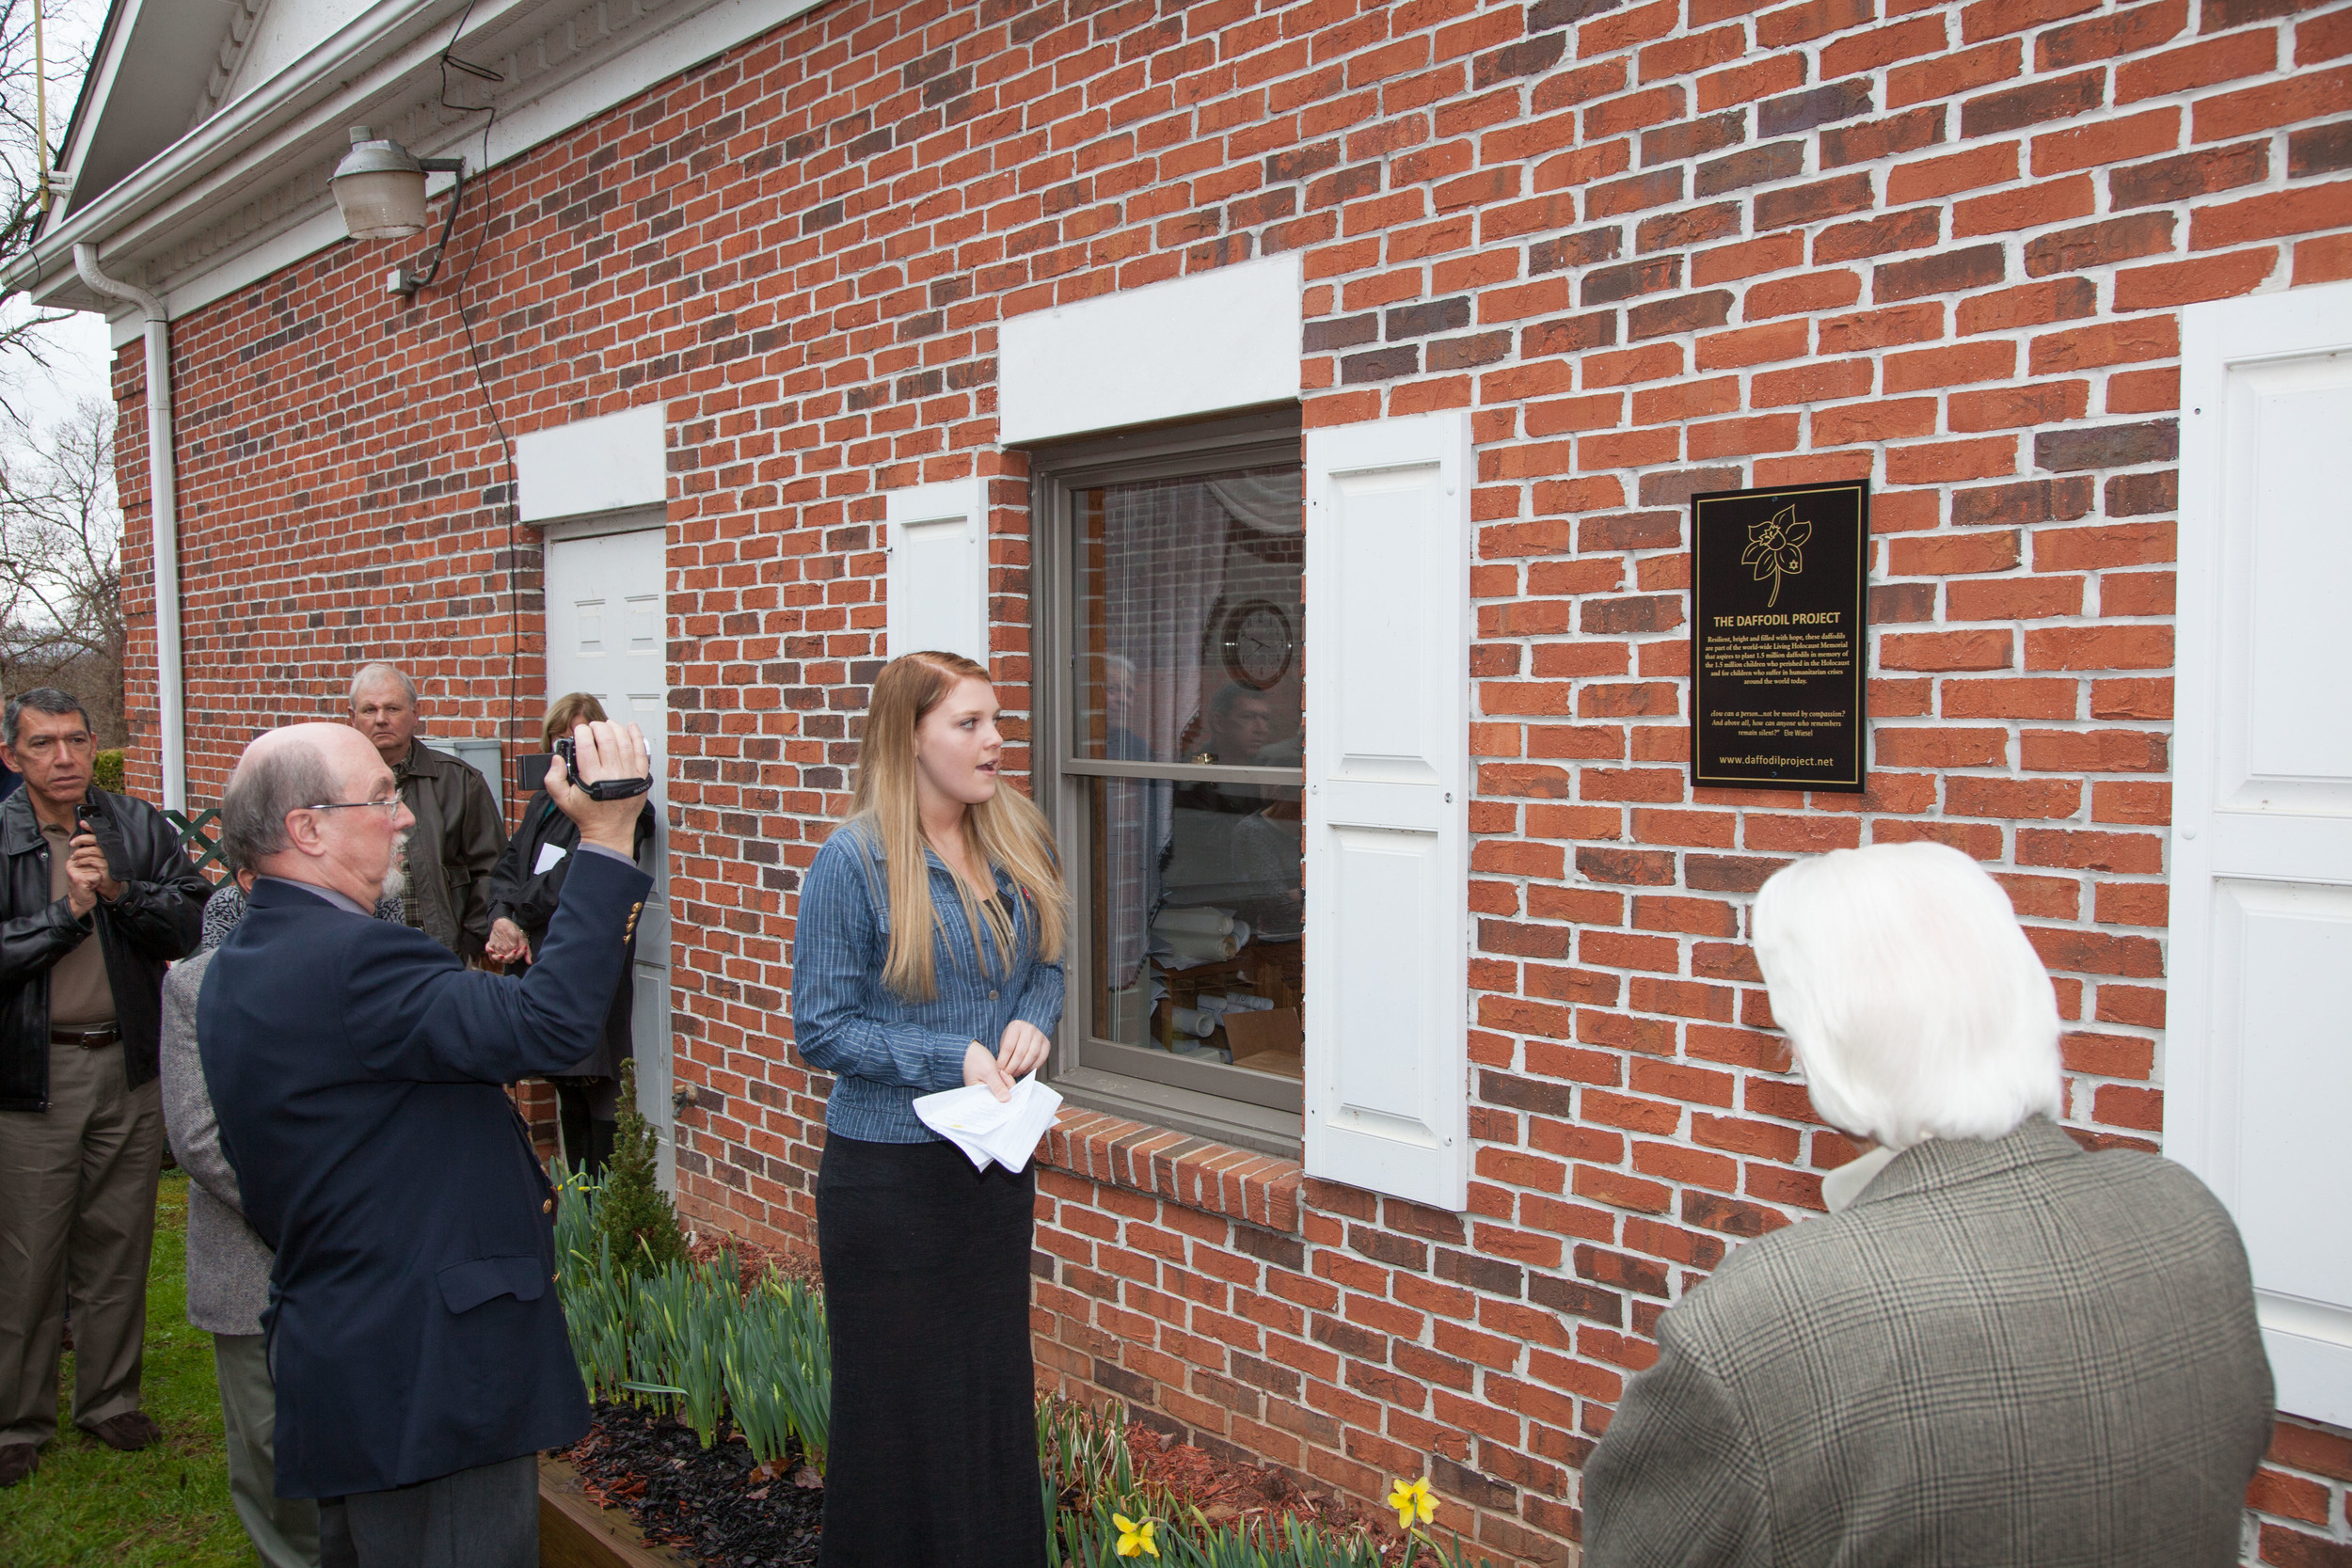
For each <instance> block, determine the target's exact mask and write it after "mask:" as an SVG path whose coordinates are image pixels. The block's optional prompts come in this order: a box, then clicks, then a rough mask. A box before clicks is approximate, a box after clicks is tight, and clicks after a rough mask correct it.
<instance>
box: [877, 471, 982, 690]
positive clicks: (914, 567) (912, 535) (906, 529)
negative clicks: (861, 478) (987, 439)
mask: <svg viewBox="0 0 2352 1568" xmlns="http://www.w3.org/2000/svg"><path fill="white" fill-rule="evenodd" d="M986 483H987V482H986V481H984V480H978V479H960V480H953V481H950V482H948V483H945V484H918V485H916V486H914V488H913V489H909V490H893V491H891V492H890V493H889V494H888V495H887V496H886V497H885V498H884V501H885V503H886V506H887V510H886V511H885V512H884V514H883V522H884V525H885V526H886V528H887V529H888V536H887V538H886V539H885V540H884V542H883V543H884V548H885V549H886V550H887V552H888V555H889V562H890V570H889V578H888V579H887V580H886V581H885V582H884V583H883V585H882V588H883V594H884V595H885V597H884V601H883V613H884V620H883V630H882V657H885V658H897V657H898V656H899V655H901V654H914V653H921V652H923V651H924V650H925V649H938V650H941V651H943V652H946V653H951V654H961V655H962V656H963V657H966V658H969V659H974V660H976V661H977V662H978V663H980V664H982V665H985V664H987V663H988V504H987V499H986V488H985V486H986Z"/></svg>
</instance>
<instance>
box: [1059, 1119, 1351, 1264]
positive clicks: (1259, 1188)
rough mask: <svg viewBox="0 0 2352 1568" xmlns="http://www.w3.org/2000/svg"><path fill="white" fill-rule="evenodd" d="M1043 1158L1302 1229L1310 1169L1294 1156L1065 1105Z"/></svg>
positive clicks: (1248, 1218)
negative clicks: (1302, 1197) (1301, 1201)
mask: <svg viewBox="0 0 2352 1568" xmlns="http://www.w3.org/2000/svg"><path fill="white" fill-rule="evenodd" d="M1038 1162H1039V1164H1043V1165H1047V1166H1050V1167H1052V1168H1053V1169H1055V1170H1061V1171H1067V1172H1069V1173H1070V1174H1071V1175H1073V1176H1082V1177H1086V1178H1089V1179H1090V1180H1095V1181H1102V1182H1107V1183H1108V1184H1110V1185H1111V1186H1114V1187H1124V1188H1126V1189H1128V1190H1129V1191H1131V1192H1138V1193H1149V1194H1152V1196H1157V1197H1161V1198H1165V1199H1166V1200H1168V1202H1170V1203H1177V1204H1182V1205H1183V1206H1184V1207H1185V1208H1187V1209H1198V1210H1200V1211H1201V1212H1204V1213H1210V1214H1218V1215H1222V1216H1223V1217H1225V1218H1227V1219H1232V1220H1240V1221H1242V1222H1244V1223H1245V1224H1248V1225H1256V1226H1263V1227H1266V1228H1267V1229H1269V1230H1279V1231H1283V1232H1285V1233H1288V1234H1294V1235H1295V1234H1296V1233H1297V1230H1298V1184H1299V1181H1300V1179H1301V1178H1302V1177H1304V1176H1305V1174H1306V1171H1305V1169H1304V1167H1302V1166H1301V1165H1300V1164H1299V1163H1298V1162H1297V1161H1295V1160H1283V1159H1278V1158H1276V1157H1275V1156H1274V1155H1271V1154H1260V1153H1257V1152H1255V1151H1254V1150H1251V1149H1247V1148H1233V1147H1232V1145H1231V1144H1221V1143H1216V1142H1213V1141H1212V1140H1210V1139H1207V1138H1199V1137H1195V1136H1193V1135H1192V1134H1191V1133H1189V1132H1169V1131H1168V1129H1167V1128H1165V1127H1152V1126H1147V1125H1146V1124H1144V1123H1143V1122H1139V1121H1129V1120H1127V1119H1126V1118H1125V1117H1114V1116H1110V1115H1108V1114H1106V1113H1104V1112H1102V1111H1081V1110H1077V1109H1075V1108H1073V1107H1070V1106H1064V1107H1063V1108H1062V1113H1061V1123H1060V1125H1059V1126H1057V1127H1055V1128H1054V1129H1053V1130H1052V1131H1050V1132H1047V1133H1046V1134H1045V1141H1044V1142H1043V1144H1041V1146H1040V1148H1039V1153H1038Z"/></svg>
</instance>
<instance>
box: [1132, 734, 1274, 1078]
mask: <svg viewBox="0 0 2352 1568" xmlns="http://www.w3.org/2000/svg"><path fill="white" fill-rule="evenodd" d="M1092 783H1093V794H1094V800H1093V810H1092V812H1091V814H1090V815H1091V818H1092V821H1091V824H1090V826H1091V828H1092V837H1093V841H1094V844H1095V845H1096V846H1097V847H1099V851H1100V852H1098V853H1097V854H1096V855H1095V856H1094V857H1093V866H1092V871H1093V882H1092V887H1091V889H1090V891H1091V893H1092V895H1093V896H1092V899H1091V900H1090V903H1091V907H1092V910H1093V913H1094V922H1093V925H1094V929H1093V932H1092V937H1093V947H1094V955H1093V957H1094V962H1093V965H1092V969H1093V974H1094V977H1095V982H1096V983H1095V985H1094V987H1093V992H1094V995H1093V1018H1092V1033H1093V1034H1094V1036H1095V1037H1097V1038H1099V1039H1104V1040H1109V1041H1113V1042H1115V1043H1117V1044H1120V1045H1129V1046H1136V1047H1140V1048H1143V1049H1147V1050H1152V1051H1160V1052H1165V1053H1169V1054H1171V1055H1175V1056H1182V1057H1187V1058H1190V1059H1192V1060H1194V1061H1199V1062H1207V1063H1215V1064H1216V1065H1218V1066H1225V1065H1229V1064H1230V1065H1232V1066H1234V1067H1239V1068H1243V1069H1249V1070H1252V1071H1256V1072H1263V1073H1271V1074H1274V1075H1276V1076H1279V1077H1287V1078H1293V1079H1295V1078H1297V1077H1298V1076H1299V1048H1300V1043H1301V1029H1302V1026H1303V1014H1302V1012H1301V1010H1300V1000H1299V993H1300V987H1301V971H1300V968H1299V952H1300V949H1299V937H1300V934H1301V932H1300V924H1301V923H1300V919H1299V912H1300V907H1301V905H1302V903H1303V901H1304V898H1303V889H1302V886H1301V882H1300V878H1299V834H1300V832H1301V818H1300V814H1299V790H1298V789H1297V787H1296V786H1295V785H1273V786H1266V787H1264V788H1263V789H1258V790H1254V791H1253V792H1251V793H1247V794H1245V793H1243V792H1241V791H1238V790H1233V789H1231V788H1230V787H1225V786H1215V785H1200V784H1193V785H1182V784H1168V783H1165V782H1162V781H1159V780H1145V779H1096V780H1094V781H1092ZM1155 846H1156V852H1155V851H1154V847H1155Z"/></svg>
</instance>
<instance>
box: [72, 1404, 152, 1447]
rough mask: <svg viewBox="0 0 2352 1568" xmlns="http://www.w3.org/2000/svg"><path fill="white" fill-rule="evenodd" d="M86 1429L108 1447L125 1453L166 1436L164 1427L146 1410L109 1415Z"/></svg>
mask: <svg viewBox="0 0 2352 1568" xmlns="http://www.w3.org/2000/svg"><path fill="white" fill-rule="evenodd" d="M84 1430H85V1431H87V1433H89V1434H90V1435H91V1436H92V1437H95V1438H97V1439H98V1440H99V1441H100V1442H102V1443H103V1444H105V1445H106V1447H108V1448H110V1449H120V1450H121V1451H123V1452H124V1453H136V1452H137V1451H138V1450H139V1449H143V1448H146V1447H147V1446H148V1445H150V1444H151V1443H160V1442H162V1441H163V1436H164V1429H163V1428H161V1427H159V1426H157V1425H156V1424H155V1422H154V1421H153V1419H152V1418H150V1417H149V1416H148V1414H147V1412H146V1411H144V1410H133V1411H127V1412H125V1413H124V1414H122V1415H120V1416H109V1417H107V1418H105V1419H104V1420H103V1421H101V1422H99V1423H98V1424H97V1425H96V1426H94V1427H87V1428H85V1429H84Z"/></svg>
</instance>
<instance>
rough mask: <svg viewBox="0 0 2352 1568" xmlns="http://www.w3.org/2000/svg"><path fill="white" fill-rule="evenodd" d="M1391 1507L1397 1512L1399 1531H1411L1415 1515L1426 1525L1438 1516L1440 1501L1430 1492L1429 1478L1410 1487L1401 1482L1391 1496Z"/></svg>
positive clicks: (1423, 1478)
mask: <svg viewBox="0 0 2352 1568" xmlns="http://www.w3.org/2000/svg"><path fill="white" fill-rule="evenodd" d="M1389 1506H1390V1507H1391V1508H1393V1509H1395V1510H1396V1528H1399V1529H1411V1528H1413V1516H1414V1515H1415V1514H1419V1515H1420V1516H1421V1522H1422V1524H1424V1525H1425V1524H1427V1523H1429V1521H1430V1520H1432V1519H1434V1518H1436V1517H1437V1516H1438V1499H1437V1498H1436V1497H1434V1496H1432V1495H1431V1493H1430V1491H1429V1478H1428V1477H1427V1476H1423V1477H1422V1479H1421V1480H1419V1481H1414V1482H1412V1483H1411V1484H1409V1485H1407V1484H1406V1482H1405V1481H1401V1480H1400V1481H1398V1482H1397V1483H1396V1486H1395V1489H1394V1490H1392V1491H1391V1492H1390V1494H1389Z"/></svg>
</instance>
